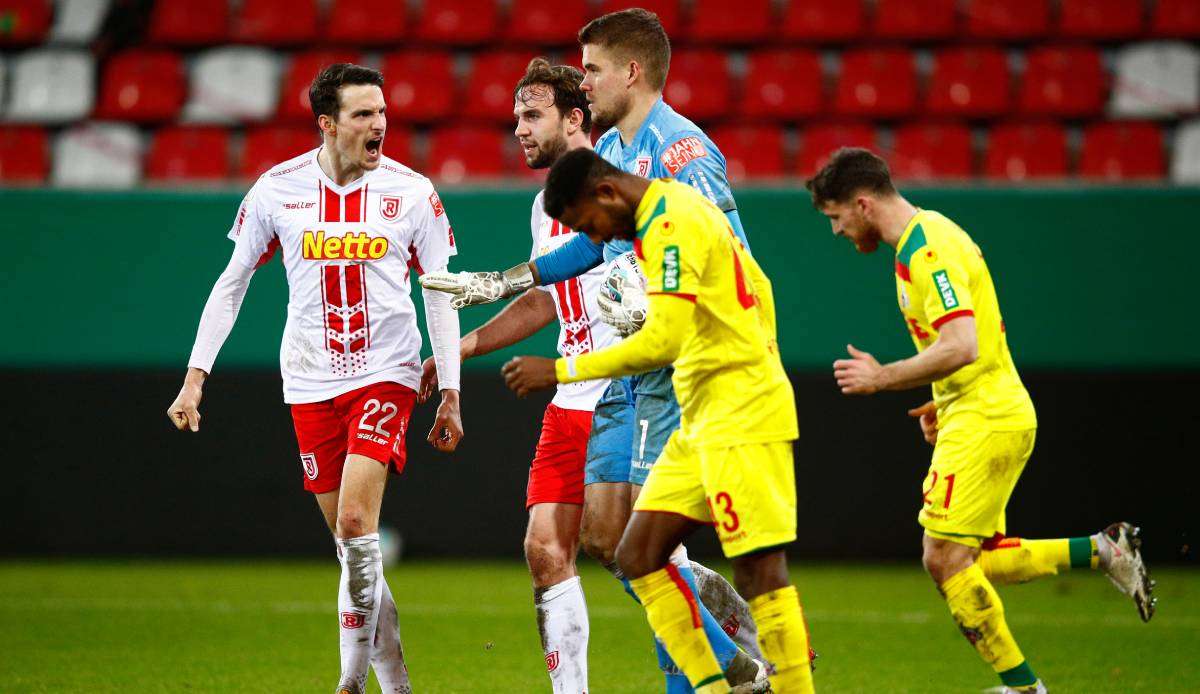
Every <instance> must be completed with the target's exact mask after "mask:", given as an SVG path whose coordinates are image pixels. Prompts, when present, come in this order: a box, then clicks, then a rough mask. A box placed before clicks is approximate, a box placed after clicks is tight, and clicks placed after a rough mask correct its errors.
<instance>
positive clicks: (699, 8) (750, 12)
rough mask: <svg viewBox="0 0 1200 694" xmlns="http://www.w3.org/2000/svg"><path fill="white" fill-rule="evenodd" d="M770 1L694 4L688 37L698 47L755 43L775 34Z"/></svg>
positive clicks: (711, 0) (703, 1)
mask: <svg viewBox="0 0 1200 694" xmlns="http://www.w3.org/2000/svg"><path fill="white" fill-rule="evenodd" d="M773 26H774V18H773V17H772V16H771V0H740V1H739V2H729V0H695V1H694V2H693V3H692V21H691V23H690V25H689V26H688V35H689V36H690V37H691V38H692V39H693V40H694V41H696V42H697V43H704V44H714V43H753V42H760V41H762V40H764V39H766V38H767V37H768V35H770V34H772V33H774V32H773V31H772V29H773Z"/></svg>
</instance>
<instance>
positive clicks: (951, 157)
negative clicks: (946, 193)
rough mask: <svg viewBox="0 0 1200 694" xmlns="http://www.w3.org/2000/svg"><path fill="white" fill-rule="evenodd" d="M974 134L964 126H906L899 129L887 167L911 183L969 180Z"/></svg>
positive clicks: (972, 168)
mask: <svg viewBox="0 0 1200 694" xmlns="http://www.w3.org/2000/svg"><path fill="white" fill-rule="evenodd" d="M973 160H974V155H973V154H972V148H971V131H970V130H969V129H968V128H967V126H965V125H961V124H957V123H954V124H951V123H947V124H936V123H907V124H905V125H902V126H900V127H899V128H897V129H896V133H895V141H894V143H893V145H892V153H891V156H890V157H889V158H888V165H889V167H890V168H891V170H892V175H893V176H895V177H896V178H898V179H902V180H909V181H935V180H949V179H964V178H970V177H971V173H972V172H973V170H974V167H973V166H972V162H973Z"/></svg>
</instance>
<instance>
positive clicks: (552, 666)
mask: <svg viewBox="0 0 1200 694" xmlns="http://www.w3.org/2000/svg"><path fill="white" fill-rule="evenodd" d="M546 669H547V670H549V671H550V672H554V671H555V670H557V669H558V651H550V652H549V653H547V654H546Z"/></svg>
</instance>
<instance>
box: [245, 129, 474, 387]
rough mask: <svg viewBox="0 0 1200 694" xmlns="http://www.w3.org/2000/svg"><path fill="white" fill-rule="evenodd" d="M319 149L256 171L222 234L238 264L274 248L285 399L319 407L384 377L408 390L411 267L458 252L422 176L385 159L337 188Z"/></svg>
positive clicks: (414, 349)
mask: <svg viewBox="0 0 1200 694" xmlns="http://www.w3.org/2000/svg"><path fill="white" fill-rule="evenodd" d="M319 151H320V149H319V148H318V149H315V150H313V151H311V152H309V153H307V154H304V155H301V156H299V157H296V158H295V159H291V160H289V161H286V162H284V163H282V164H279V165H278V166H276V167H275V168H273V169H271V170H270V171H268V172H266V173H265V174H263V175H262V177H260V178H259V179H258V181H257V182H256V183H255V184H254V187H252V188H251V189H250V192H249V193H247V194H246V197H245V199H244V200H242V204H241V207H240V208H239V209H238V213H237V218H236V219H235V220H234V224H233V228H232V229H230V230H229V238H231V239H233V241H234V243H235V250H234V254H233V255H234V258H235V259H237V260H238V261H239V262H241V263H242V264H244V265H245V266H246V267H250V268H253V267H258V266H260V265H262V264H264V263H266V262H267V261H268V260H270V258H271V256H272V255H273V254H274V253H275V252H276V251H277V250H279V251H282V253H283V264H284V268H285V270H286V272H287V283H288V306H287V327H286V328H285V329H284V332H283V342H282V344H281V346H280V349H279V368H280V371H282V373H283V399H284V401H285V402H287V403H306V402H319V401H322V400H328V399H330V398H333V397H336V396H338V395H341V394H342V393H346V392H349V391H351V390H354V389H356V388H361V387H363V386H366V385H370V384H372V383H380V382H384V381H395V382H397V383H401V384H403V385H406V386H408V387H410V388H413V389H414V390H415V389H417V388H418V387H419V385H420V381H421V333H420V331H419V330H418V328H417V314H416V309H415V307H414V306H413V302H412V298H411V296H410V279H409V271H410V268H411V269H415V270H416V271H417V272H418V273H424V272H425V271H426V270H429V271H435V270H441V269H443V268H445V267H446V264H447V262H448V261H449V259H450V257H451V256H453V255H455V254H456V253H457V251H456V249H455V247H454V232H453V231H452V230H451V228H450V221H449V219H448V218H447V217H446V211H445V209H444V208H443V207H442V203H441V201H440V200H439V199H438V196H437V193H436V192H435V191H434V189H433V185H432V184H431V183H430V182H429V179H427V178H425V177H424V176H422V175H420V174H418V173H416V172H414V171H413V170H412V169H409V168H408V167H406V166H404V165H402V164H400V163H398V162H396V161H394V160H392V159H389V158H387V157H383V158H382V160H381V161H380V164H379V167H378V168H377V169H375V170H374V171H370V172H367V173H366V174H365V175H363V176H362V177H361V178H359V179H358V180H357V181H354V182H353V183H350V184H349V185H346V186H339V185H337V184H336V183H334V182H333V181H332V180H331V179H330V178H329V177H328V176H326V175H325V173H324V172H323V171H322V170H321V167H320V165H319V164H318V163H317V153H318V152H319Z"/></svg>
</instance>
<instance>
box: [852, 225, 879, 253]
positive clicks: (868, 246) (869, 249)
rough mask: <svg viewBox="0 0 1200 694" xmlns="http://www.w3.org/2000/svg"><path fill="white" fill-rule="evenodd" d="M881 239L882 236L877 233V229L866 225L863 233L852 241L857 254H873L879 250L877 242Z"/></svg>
mask: <svg viewBox="0 0 1200 694" xmlns="http://www.w3.org/2000/svg"><path fill="white" fill-rule="evenodd" d="M882 239H883V235H882V234H881V233H880V231H879V227H877V226H873V225H867V226H865V227H864V228H863V232H862V234H861V235H859V236H858V237H857V238H855V239H854V247H855V248H856V249H858V252H859V253H874V252H875V251H876V249H878V248H879V242H880V241H881V240H882Z"/></svg>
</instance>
